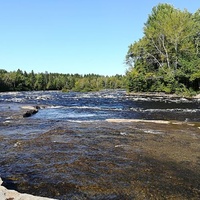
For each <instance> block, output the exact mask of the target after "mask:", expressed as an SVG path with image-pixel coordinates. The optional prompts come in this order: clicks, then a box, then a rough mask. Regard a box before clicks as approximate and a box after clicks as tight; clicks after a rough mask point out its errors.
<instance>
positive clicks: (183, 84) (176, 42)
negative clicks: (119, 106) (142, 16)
mask: <svg viewBox="0 0 200 200" xmlns="http://www.w3.org/2000/svg"><path fill="white" fill-rule="evenodd" d="M199 46H200V9H199V10H197V11H196V12H195V13H193V14H192V13H189V12H188V11H187V10H183V11H181V10H179V9H176V8H174V7H173V6H172V5H169V4H158V5H157V6H156V7H154V8H153V9H152V13H151V14H150V15H149V17H148V19H147V22H146V23H145V24H144V36H143V37H142V38H141V39H140V40H139V41H136V42H134V43H133V44H131V45H130V46H129V49H128V53H127V55H126V63H127V64H128V65H129V66H130V68H129V70H128V71H127V78H128V90H129V91H130V92H131V91H135V92H138V91H140V92H166V93H181V94H186V95H189V94H194V93H196V92H198V91H199V88H200V52H199Z"/></svg>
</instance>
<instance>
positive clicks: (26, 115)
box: [23, 109, 38, 117]
mask: <svg viewBox="0 0 200 200" xmlns="http://www.w3.org/2000/svg"><path fill="white" fill-rule="evenodd" d="M37 112H38V109H34V110H28V111H26V112H25V113H24V114H23V117H30V116H32V115H34V114H36V113H37Z"/></svg>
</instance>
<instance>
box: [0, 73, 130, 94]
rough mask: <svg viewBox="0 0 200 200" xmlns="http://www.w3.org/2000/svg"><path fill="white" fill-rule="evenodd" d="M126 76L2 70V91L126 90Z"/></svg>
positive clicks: (0, 85)
mask: <svg viewBox="0 0 200 200" xmlns="http://www.w3.org/2000/svg"><path fill="white" fill-rule="evenodd" d="M125 85H126V79H125V76H122V75H115V76H100V75H96V74H87V75H79V74H59V73H48V72H45V73H34V71H33V70H32V71H31V72H30V73H27V72H26V71H25V72H23V71H22V70H20V69H18V70H17V71H13V72H7V71H6V70H4V69H1V70H0V91H1V92H4V91H31V90H62V91H64V92H67V91H78V92H80V91H81V92H89V91H98V90H101V89H122V88H125Z"/></svg>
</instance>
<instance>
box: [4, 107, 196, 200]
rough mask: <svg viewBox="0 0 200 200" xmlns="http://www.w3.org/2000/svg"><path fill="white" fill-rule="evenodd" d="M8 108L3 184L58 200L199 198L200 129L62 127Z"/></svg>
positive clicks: (173, 125) (181, 125)
mask: <svg viewBox="0 0 200 200" xmlns="http://www.w3.org/2000/svg"><path fill="white" fill-rule="evenodd" d="M16 110H17V112H15V114H14V115H12V116H11V115H10V114H11V113H12V112H9V111H6V112H5V113H3V114H2V116H6V115H7V117H10V119H9V120H8V119H6V120H7V121H8V122H6V123H5V121H6V120H4V121H2V122H1V123H0V149H1V154H0V176H1V177H2V179H3V186H4V187H6V188H8V189H14V190H16V191H19V192H21V193H30V194H32V195H37V196H45V197H50V198H56V199H63V200H64V199H112V200H113V199H139V200H140V199H181V200H182V199H195V200H196V199H199V198H200V153H199V152H200V129H199V127H200V124H199V123H192V124H191V123H187V122H185V123H167V124H165V123H161V124H158V123H154V122H148V123H147V122H145V121H144V122H143V121H142V120H140V121H137V122H131V121H129V122H128V121H127V122H126V121H125V120H124V121H122V122H119V121H118V122H113V121H110V122H109V121H96V122H92V123H91V122H81V123H78V122H69V121H66V122H63V121H62V122H60V121H59V122H56V121H53V122H51V121H49V120H45V119H44V120H42V121H41V120H37V119H34V118H23V117H22V115H21V114H22V113H23V112H24V110H21V109H20V108H16Z"/></svg>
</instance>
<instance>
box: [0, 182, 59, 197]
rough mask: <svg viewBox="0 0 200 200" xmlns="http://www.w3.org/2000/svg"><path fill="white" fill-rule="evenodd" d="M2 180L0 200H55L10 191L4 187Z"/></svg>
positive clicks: (0, 183)
mask: <svg viewBox="0 0 200 200" xmlns="http://www.w3.org/2000/svg"><path fill="white" fill-rule="evenodd" d="M2 183H3V181H2V179H1V178H0V199H1V200H55V199H50V198H46V197H39V196H33V195H30V194H25V193H24V194H21V193H19V192H17V191H15V190H8V189H6V188H5V187H4V186H2Z"/></svg>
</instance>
